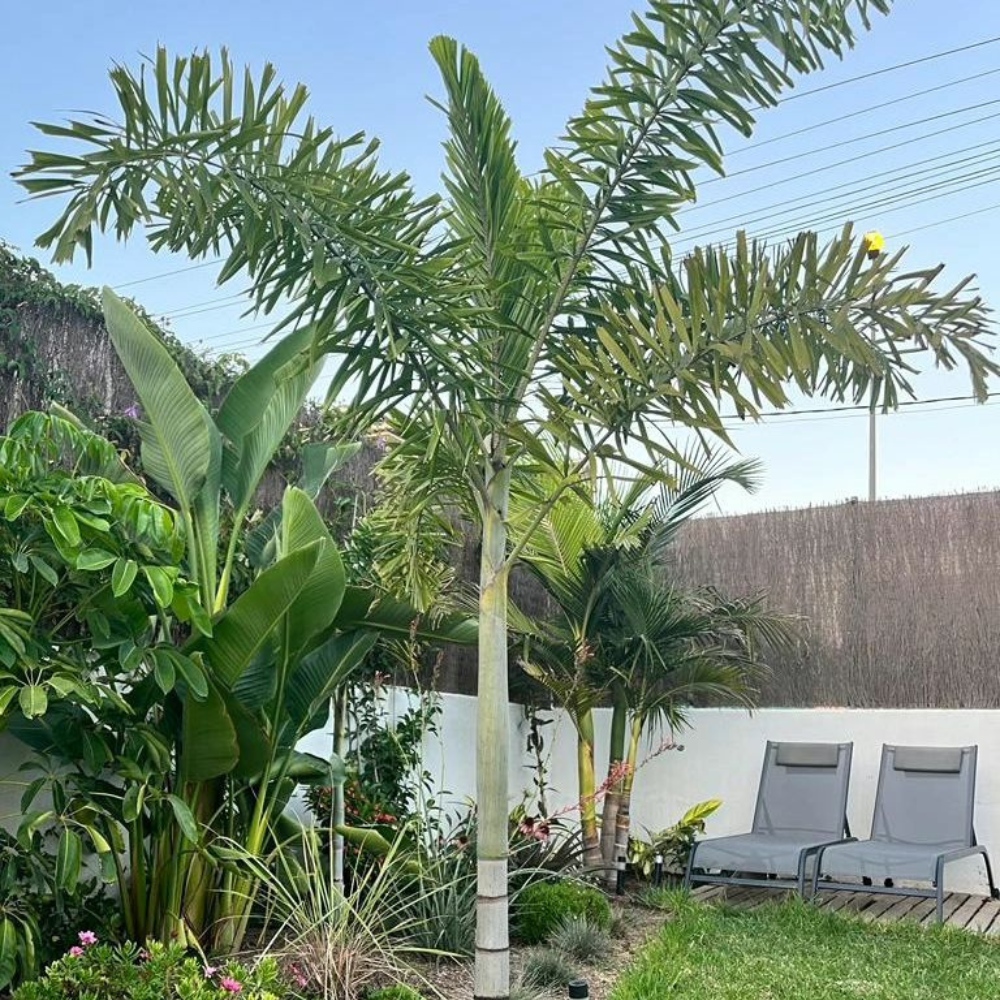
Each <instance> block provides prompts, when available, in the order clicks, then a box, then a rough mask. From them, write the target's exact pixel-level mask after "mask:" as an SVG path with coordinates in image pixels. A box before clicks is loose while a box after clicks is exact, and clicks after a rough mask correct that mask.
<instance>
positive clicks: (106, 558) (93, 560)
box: [76, 549, 117, 572]
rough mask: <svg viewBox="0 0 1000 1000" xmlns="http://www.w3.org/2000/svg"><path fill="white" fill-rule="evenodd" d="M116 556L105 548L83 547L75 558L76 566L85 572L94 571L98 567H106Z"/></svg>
mask: <svg viewBox="0 0 1000 1000" xmlns="http://www.w3.org/2000/svg"><path fill="white" fill-rule="evenodd" d="M116 559H117V556H115V554H114V553H113V552H108V551H107V549H84V550H83V552H81V553H80V554H79V555H78V556H77V558H76V568H77V569H80V570H85V571H87V572H94V571H95V570H99V569H106V568H107V567H108V566H110V565H111V564H112V563H113V562H115V560H116Z"/></svg>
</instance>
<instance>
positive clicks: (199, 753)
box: [180, 685, 240, 781]
mask: <svg viewBox="0 0 1000 1000" xmlns="http://www.w3.org/2000/svg"><path fill="white" fill-rule="evenodd" d="M180 757H181V759H180V772H181V776H182V777H183V779H184V780H185V781H210V780H211V779H212V778H219V777H221V776H222V775H224V774H229V772H230V771H232V770H233V768H234V767H235V766H236V764H237V762H238V761H239V759H240V751H239V744H238V743H237V740H236V729H235V728H234V726H233V722H232V719H231V718H230V717H229V713H228V712H227V711H226V705H225V702H224V701H223V698H222V694H221V692H220V691H218V689H217V688H216V687H215V686H214V685H211V686H210V687H209V691H208V697H207V698H205V700H204V701H195V700H194V698H192V697H190V696H188V697H187V698H186V699H185V700H184V722H183V726H182V735H181V755H180Z"/></svg>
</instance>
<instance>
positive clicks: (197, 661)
mask: <svg viewBox="0 0 1000 1000" xmlns="http://www.w3.org/2000/svg"><path fill="white" fill-rule="evenodd" d="M168 655H169V656H170V659H171V661H172V662H173V664H174V667H175V669H176V671H177V673H179V674H180V675H181V677H182V678H183V679H184V683H185V684H187V686H188V690H189V691H190V692H191V695H192V697H193V698H194V699H195V700H196V701H204V700H205V699H206V698H207V697H208V678H207V677H206V676H205V669H204V665H203V660H202V654H201V653H197V652H196V653H192V654H191V656H186V655H185V654H184V653H181V652H179V651H177V650H168Z"/></svg>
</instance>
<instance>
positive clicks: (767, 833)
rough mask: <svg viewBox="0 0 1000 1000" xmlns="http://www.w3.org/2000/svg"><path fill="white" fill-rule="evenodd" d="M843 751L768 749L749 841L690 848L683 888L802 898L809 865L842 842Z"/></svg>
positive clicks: (819, 746) (828, 746)
mask: <svg viewBox="0 0 1000 1000" xmlns="http://www.w3.org/2000/svg"><path fill="white" fill-rule="evenodd" d="M851 750H852V744H850V743H771V742H769V743H768V744H767V749H766V750H765V752H764V768H763V771H762V772H761V776H760V785H759V787H758V789H757V805H756V808H755V809H754V816H753V826H752V828H751V831H750V833H744V834H739V835H737V836H734V837H717V838H715V839H711V840H701V841H698V842H697V843H696V844H695V845H694V848H693V849H692V851H691V856H690V858H689V859H688V866H687V873H686V875H685V885H687V886H691V885H693V884H695V883H706V882H707V883H718V884H723V885H760V886H766V887H768V888H790V887H791V886H792V885H795V886H796V887H797V888H798V891H799V893H800V894H801V895H805V888H806V877H807V868H808V865H809V862H810V861H811V860H812V859H813V858H815V856H816V854H817V852H818V851H819V850H820V849H821V848H822V847H824V846H825V845H827V844H830V843H836V842H839V841H841V840H842V839H843V838H844V837H845V836H849V835H850V830H849V829H848V827H847V786H848V782H849V780H850V776H851ZM792 879H794V882H792V881H791V880H792Z"/></svg>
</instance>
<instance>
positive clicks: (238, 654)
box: [191, 543, 321, 689]
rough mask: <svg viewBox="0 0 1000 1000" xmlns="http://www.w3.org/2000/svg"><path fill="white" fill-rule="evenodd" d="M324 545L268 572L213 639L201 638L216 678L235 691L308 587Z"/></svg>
mask: <svg viewBox="0 0 1000 1000" xmlns="http://www.w3.org/2000/svg"><path fill="white" fill-rule="evenodd" d="M320 548H321V545H320V543H314V544H313V545H310V546H308V547H306V548H303V549H299V550H298V551H296V552H292V553H290V554H289V555H287V556H286V557H285V558H284V559H281V560H280V561H279V562H277V563H275V564H274V565H273V566H271V567H270V568H269V569H266V570H264V572H263V573H261V574H260V576H258V577H257V579H256V580H254V582H253V583H252V584H251V585H250V587H249V588H248V589H247V590H246V591H245V592H244V593H243V594H241V595H240V597H239V598H238V599H237V601H236V602H235V603H234V604H233V605H231V606H230V608H229V609H228V610H227V611H226V612H225V613H224V614H223V615H222V616H221V617H220V618H218V619H217V621H216V622H215V624H214V628H213V634H212V637H211V638H207V637H200V638H199V639H197V640H196V641H195V642H194V643H192V646H191V649H192V650H201V651H202V652H204V654H205V659H206V660H207V661H208V662H209V664H210V665H211V667H212V674H213V676H214V677H216V678H217V679H218V680H219V681H220V682H221V683H222V685H223V686H224V687H226V688H230V689H231V688H232V686H233V685H234V684H235V683H236V682H237V681H238V680H239V678H240V676H241V675H242V673H243V671H244V670H246V668H247V667H248V666H249V664H250V662H251V661H252V660H253V658H254V657H255V656H256V655H257V653H258V652H259V650H260V648H261V646H263V644H264V642H265V641H266V640H267V637H268V636H269V635H270V634H271V632H272V631H273V630H274V628H275V626H276V625H277V624H278V623H279V622H280V621H281V619H282V617H283V616H284V614H285V613H286V612H287V611H288V609H289V607H291V604H292V602H293V601H294V600H295V598H296V597H298V595H299V593H300V592H301V591H302V588H303V587H304V586H305V585H306V581H307V580H308V579H309V576H310V574H311V573H312V571H313V568H314V567H315V565H316V560H317V559H318V557H319V554H320Z"/></svg>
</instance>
